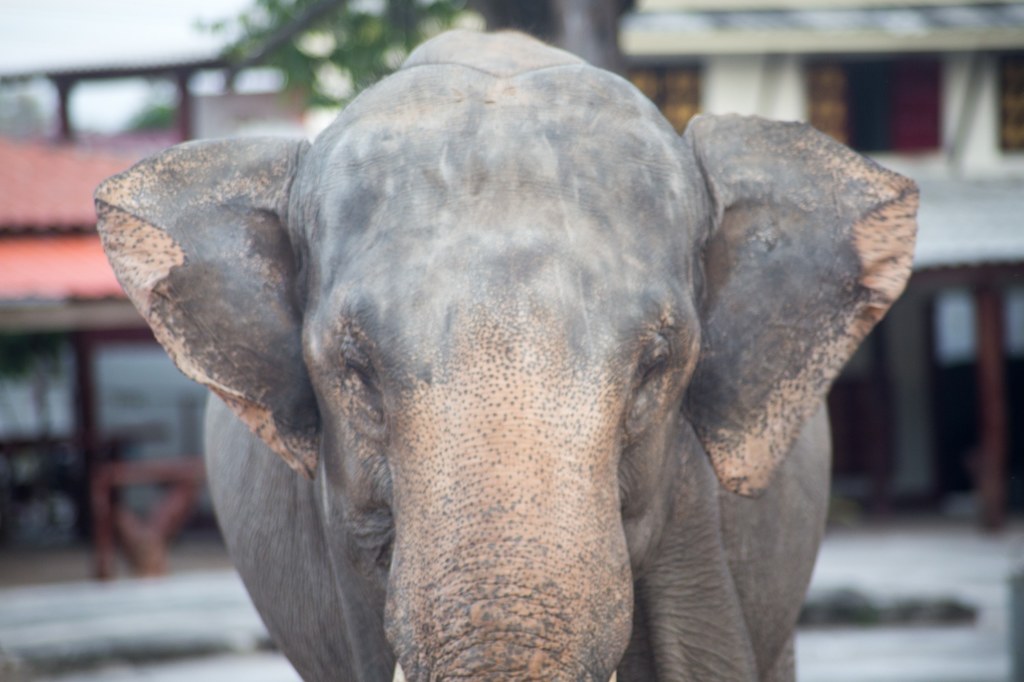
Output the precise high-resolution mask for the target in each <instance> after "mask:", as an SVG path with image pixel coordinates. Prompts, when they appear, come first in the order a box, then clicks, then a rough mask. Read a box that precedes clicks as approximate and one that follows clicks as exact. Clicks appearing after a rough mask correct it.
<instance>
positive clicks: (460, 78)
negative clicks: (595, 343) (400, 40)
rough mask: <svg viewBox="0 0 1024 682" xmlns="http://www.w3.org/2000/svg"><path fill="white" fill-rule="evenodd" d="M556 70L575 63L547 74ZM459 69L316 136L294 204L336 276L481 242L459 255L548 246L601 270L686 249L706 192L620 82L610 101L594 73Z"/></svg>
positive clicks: (645, 105) (409, 85)
mask: <svg viewBox="0 0 1024 682" xmlns="http://www.w3.org/2000/svg"><path fill="white" fill-rule="evenodd" d="M563 68H564V69H572V68H576V67H560V68H559V69H552V70H550V71H559V72H561V71H562V70H563ZM581 68H582V67H581ZM431 69H433V67H424V69H423V70H431ZM414 71H418V69H414ZM466 71H467V70H466V69H458V68H457V69H455V70H454V71H452V75H453V77H452V78H451V79H442V80H441V81H440V82H439V83H434V85H433V86H432V87H429V88H425V86H424V85H423V81H424V80H426V81H429V82H433V79H432V78H426V77H424V76H423V75H422V74H417V75H416V77H415V78H412V77H409V78H406V79H405V80H406V81H407V82H404V86H403V87H401V88H398V89H397V90H396V91H395V92H390V94H391V95H394V96H395V98H396V99H395V105H394V106H393V107H391V108H388V109H381V108H378V107H375V106H370V104H374V103H377V102H378V100H381V99H387V97H386V95H388V94H389V90H390V89H393V88H392V86H389V87H388V88H385V92H378V93H377V94H376V95H375V96H374V97H371V98H370V99H369V101H370V104H363V105H362V106H358V107H357V106H356V105H353V108H355V109H356V112H355V113H351V114H350V113H348V112H346V115H344V116H343V117H342V119H341V120H339V124H338V126H337V127H336V128H335V129H332V130H331V131H330V132H329V133H328V134H326V135H325V136H324V139H322V140H318V142H317V146H316V150H315V159H314V160H313V161H312V162H311V163H309V164H307V165H306V168H305V169H304V176H305V177H304V178H303V179H302V181H301V182H299V184H298V187H299V192H298V193H296V194H297V195H298V196H304V197H305V199H306V203H305V208H306V209H307V210H306V211H305V214H306V215H307V220H306V221H305V223H306V228H307V229H310V228H311V227H312V228H314V229H318V230H321V231H322V232H323V233H326V234H321V235H319V237H320V238H318V239H317V240H316V241H317V242H318V243H319V244H320V245H321V250H320V251H319V253H320V254H321V257H322V259H323V261H324V262H325V263H326V264H328V266H329V267H330V268H337V267H339V266H342V265H344V264H346V263H348V262H350V261H351V260H353V259H358V260H360V261H364V260H365V259H366V258H367V257H368V256H369V257H371V258H372V257H373V256H372V253H377V254H380V255H383V254H384V253H385V252H386V255H387V259H388V260H390V261H392V262H394V260H395V259H396V258H397V259H398V262H403V261H405V260H406V259H407V258H409V257H413V256H414V254H417V253H431V254H436V253H442V252H446V251H448V252H451V251H456V250H458V249H460V248H461V247H462V246H464V245H465V244H467V243H472V244H475V245H477V246H488V247H489V248H485V249H476V250H473V249H470V250H463V251H462V252H461V253H463V254H469V253H475V254H477V255H480V256H481V257H486V256H487V255H488V254H489V253H492V252H497V253H499V254H500V253H503V252H504V253H506V254H510V255H511V254H514V253H515V252H516V251H517V249H519V250H523V249H525V250H527V251H529V250H534V251H535V250H536V247H537V245H539V244H543V247H542V248H543V249H544V250H548V251H552V250H557V251H558V252H559V253H563V254H571V255H572V256H573V258H575V259H576V260H577V261H580V262H591V263H592V264H593V268H592V269H597V270H601V269H607V268H608V267H609V266H611V265H616V264H617V263H614V261H615V260H616V259H617V258H620V255H621V254H629V255H630V257H640V258H646V256H645V252H647V253H666V252H672V253H676V254H682V253H684V252H685V250H686V249H685V246H686V244H687V241H688V239H689V236H688V235H689V233H690V231H691V230H690V229H688V228H690V227H691V226H692V224H693V223H695V222H697V216H699V215H700V211H699V208H700V206H701V205H702V201H703V189H702V188H701V187H699V186H697V187H695V185H698V184H699V183H697V182H696V172H695V169H693V168H691V167H689V166H687V165H686V164H685V163H684V161H683V159H684V158H685V155H683V154H681V153H680V149H679V142H678V140H677V138H676V136H675V135H674V133H673V132H672V131H671V129H667V130H665V129H663V128H667V124H664V122H663V121H659V119H658V118H656V116H657V112H656V111H653V107H652V106H651V105H650V103H649V102H646V100H643V98H642V96H641V95H639V94H638V93H634V92H633V91H632V89H631V88H630V87H629V86H628V84H624V83H619V82H617V81H612V87H611V89H612V90H615V91H616V92H617V93H618V94H619V95H621V97H622V98H624V100H623V101H618V100H615V99H614V98H609V96H608V93H607V92H606V91H605V88H603V87H597V85H603V86H607V85H608V82H606V81H608V80H609V79H611V78H612V77H611V76H601V78H599V79H597V81H598V82H597V83H596V84H595V83H594V82H591V81H593V80H594V78H593V77H592V74H591V73H590V72H593V71H595V70H594V69H590V68H589V67H586V69H585V70H583V71H581V72H580V76H581V81H582V84H575V85H574V84H573V81H572V79H569V81H568V82H567V81H566V78H565V77H564V74H562V75H559V76H558V77H556V75H557V74H552V73H550V72H549V71H539V72H532V73H529V74H526V75H524V76H522V77H518V78H505V79H497V78H492V77H482V76H480V74H475V73H473V72H470V74H471V75H467V73H465V72H466ZM542 76H543V77H542ZM395 78H397V77H395ZM531 78H532V80H531ZM389 80H394V78H393V79H389ZM534 81H536V82H534ZM556 85H565V87H555V86H556ZM584 86H586V87H584ZM424 90H427V91H429V92H428V93H427V94H429V95H430V96H429V97H428V96H427V94H425V93H424ZM399 95H403V96H404V97H399ZM637 98H639V99H637ZM647 109H651V110H652V111H653V114H654V115H653V116H651V115H649V114H651V113H652V112H649V111H647ZM300 208H301V206H300ZM308 209H313V210H312V211H311V210H308ZM324 236H326V237H327V239H324V238H323V237H324ZM325 247H326V248H325ZM520 247H522V249H521V248H520ZM556 247H557V248H556ZM430 258H431V260H435V258H434V255H431V256H430ZM645 267H646V268H648V269H650V268H651V267H652V264H651V263H647V264H646V265H645Z"/></svg>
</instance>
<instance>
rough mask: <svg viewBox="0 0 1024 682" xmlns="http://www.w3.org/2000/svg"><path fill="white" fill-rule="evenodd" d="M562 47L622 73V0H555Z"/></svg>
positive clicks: (553, 2) (553, 3)
mask: <svg viewBox="0 0 1024 682" xmlns="http://www.w3.org/2000/svg"><path fill="white" fill-rule="evenodd" d="M551 4H552V9H553V10H554V14H555V19H556V25H557V28H558V36H557V38H556V42H557V43H558V45H559V47H562V48H563V49H566V50H568V51H569V52H572V53H574V54H577V55H579V56H580V57H582V58H583V59H586V60H587V61H588V62H590V63H591V64H593V65H594V66H599V67H601V68H602V69H608V70H609V71H615V72H616V73H622V72H623V71H624V69H623V60H622V53H621V52H620V51H619V3H618V2H616V1H615V0H552V3H551Z"/></svg>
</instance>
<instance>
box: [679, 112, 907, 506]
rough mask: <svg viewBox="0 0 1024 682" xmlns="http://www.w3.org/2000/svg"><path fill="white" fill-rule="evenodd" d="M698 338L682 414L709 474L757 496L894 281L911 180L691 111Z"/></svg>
mask: <svg viewBox="0 0 1024 682" xmlns="http://www.w3.org/2000/svg"><path fill="white" fill-rule="evenodd" d="M683 142H684V147H686V148H687V149H689V150H690V151H692V153H693V154H694V156H695V158H696V162H697V164H698V166H699V168H700V170H701V172H702V173H703V175H704V179H705V182H706V184H707V189H708V194H709V196H710V201H711V204H712V211H713V216H714V218H713V224H712V225H711V227H710V233H709V235H708V237H707V242H706V244H705V247H704V252H703V257H704V263H703V266H704V272H705V300H704V301H703V310H702V318H703V342H702V348H701V357H700V359H699V361H698V363H697V367H696V370H695V372H694V376H693V380H692V383H691V386H690V391H689V398H688V401H687V410H688V412H689V414H690V417H691V419H692V420H693V424H694V429H695V430H696V433H697V435H698V437H699V438H700V439H701V442H702V443H703V445H704V447H705V449H706V450H707V452H708V454H709V456H710V457H711V462H712V465H713V467H714V469H715V472H716V473H717V474H718V478H719V480H720V481H721V483H722V484H723V485H724V486H725V487H726V488H727V489H729V490H731V491H733V492H736V493H740V494H743V495H757V494H758V493H760V492H761V491H763V490H764V489H765V488H766V487H767V486H768V484H769V482H770V480H771V476H772V474H773V473H774V471H775V470H776V469H777V468H778V465H779V464H780V462H781V461H782V459H783V458H784V457H785V455H786V453H787V452H788V451H789V450H790V448H791V447H792V445H793V442H794V441H795V439H796V437H797V436H798V435H799V433H800V431H801V429H802V428H803V426H804V425H805V423H806V422H807V420H808V419H809V418H810V417H811V415H812V414H813V413H814V412H815V411H816V410H817V408H818V406H819V405H820V403H821V400H822V399H823V398H824V396H825V393H826V392H827V391H828V388H829V386H830V385H831V383H832V381H833V379H835V377H836V375H837V374H838V373H839V371H840V369H841V368H842V366H843V364H844V363H845V362H846V360H847V359H849V357H850V355H852V354H853V351H854V350H855V349H856V348H857V345H858V344H859V343H860V342H861V340H862V339H863V338H864V337H865V336H866V335H867V333H868V332H869V331H871V329H872V327H874V325H875V323H877V322H878V321H879V320H880V319H881V318H882V316H883V315H884V314H885V312H886V311H887V310H888V309H889V306H891V305H892V303H893V302H894V301H895V300H896V298H897V297H898V296H899V295H900V293H901V292H902V291H903V288H904V286H905V285H906V281H907V279H908V277H909V276H910V269H911V263H912V260H913V250H914V238H915V233H916V229H917V223H916V218H915V215H916V212H917V202H918V192H917V186H916V185H915V184H914V182H913V181H911V180H909V179H908V178H905V177H903V176H901V175H898V174H896V173H892V172H890V171H887V170H885V169H883V168H881V167H880V166H878V165H876V164H875V163H873V162H872V161H870V160H868V159H866V158H864V157H862V156H860V155H859V154H856V153H855V152H853V151H851V150H850V149H848V148H847V147H844V146H843V145H841V144H839V143H837V142H835V141H833V140H831V139H830V138H828V137H826V136H825V135H823V134H821V133H819V132H817V131H816V130H814V129H813V128H811V127H810V126H807V125H803V124H796V123H778V122H772V121H766V120H763V119H758V118H747V117H740V116H721V117H715V116H702V117H699V118H697V119H695V120H694V121H693V122H692V123H691V124H690V126H689V127H688V128H687V130H686V133H685V134H684V136H683Z"/></svg>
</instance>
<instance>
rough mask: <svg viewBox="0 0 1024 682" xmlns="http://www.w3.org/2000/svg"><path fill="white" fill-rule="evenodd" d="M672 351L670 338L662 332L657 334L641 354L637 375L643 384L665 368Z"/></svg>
mask: <svg viewBox="0 0 1024 682" xmlns="http://www.w3.org/2000/svg"><path fill="white" fill-rule="evenodd" d="M671 351H672V348H671V346H670V345H669V342H668V339H666V338H665V337H664V336H662V335H661V334H656V335H655V337H654V339H653V340H652V341H651V343H649V344H647V347H646V348H645V349H644V352H643V354H642V355H641V356H640V363H639V364H638V365H637V376H638V377H639V379H640V383H641V384H644V383H646V382H647V381H648V380H650V379H652V378H653V377H655V376H656V375H657V374H659V373H660V372H661V370H663V369H664V368H665V366H666V365H667V364H668V359H669V356H670V355H671Z"/></svg>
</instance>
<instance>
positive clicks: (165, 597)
mask: <svg viewBox="0 0 1024 682" xmlns="http://www.w3.org/2000/svg"><path fill="white" fill-rule="evenodd" d="M178 551H179V552H180V551H181V549H180V548H179V550H178ZM190 551H191V552H192V557H191V559H189V560H187V561H184V562H181V561H180V559H179V562H178V563H177V566H178V567H179V568H178V572H176V573H175V574H173V575H171V576H168V577H166V578H161V579H157V580H148V581H139V580H119V581H116V582H113V583H108V584H97V583H90V582H74V583H66V584H50V585H27V586H26V585H24V583H25V582H31V580H28V578H31V571H29V572H28V573H27V574H26V573H25V572H24V571H21V572H19V571H16V570H14V569H13V568H12V563H11V560H10V559H9V558H5V557H4V556H3V555H0V579H7V580H10V579H12V576H14V577H15V578H17V577H18V576H20V578H21V579H20V580H16V582H18V583H20V584H21V586H18V587H5V588H3V589H0V680H4V682H7V680H18V681H19V682H20V680H23V679H24V680H27V679H32V680H38V681H44V680H45V681H46V682H101V681H102V682H108V681H109V682H129V681H135V680H140V681H145V682H165V681H166V682H171V681H172V680H173V681H177V680H188V681H189V682H213V681H214V680H216V681H218V682H231V681H232V680H238V681H241V680H245V681H246V682H297V681H298V676H297V675H296V674H295V672H294V671H293V670H292V669H291V667H290V666H289V665H288V664H287V662H286V661H285V660H284V659H283V658H282V657H281V656H280V655H279V654H277V653H276V652H273V651H270V650H268V647H269V642H268V640H267V638H266V635H265V631H264V630H263V627H262V624H261V623H260V622H259V619H258V617H257V616H256V614H255V612H254V611H253V609H252V607H251V605H249V603H248V600H247V598H246V596H245V592H244V589H243V588H242V586H241V583H240V582H239V581H238V579H237V577H236V576H235V574H234V573H233V572H232V571H230V570H225V569H224V568H223V562H224V557H223V553H222V550H218V549H217V548H216V547H213V548H210V547H207V548H206V549H202V550H199V551H197V550H196V549H195V548H193V549H191V550H190ZM175 565H176V564H175V563H174V562H172V566H175ZM183 565H184V566H185V568H181V566H183ZM189 567H191V568H189ZM1022 567H1024V524H1021V523H1017V524H1015V525H1012V526H1011V527H1010V528H1009V529H1008V530H1006V531H1004V532H1003V533H1001V534H998V535H985V534H981V533H978V532H977V531H976V530H974V529H973V528H972V527H970V526H966V525H959V526H954V525H949V524H942V525H936V524H927V523H906V522H904V523H900V524H897V525H890V526H885V527H867V528H860V529H838V530H833V531H830V533H829V534H828V536H827V538H826V541H825V544H824V546H823V548H822V552H821V556H820V558H819V562H818V567H817V570H816V572H815V576H814V580H813V584H812V592H814V591H824V590H830V589H834V588H855V589H860V590H862V591H863V592H865V593H867V594H869V595H871V596H873V597H876V598H879V599H883V600H884V599H889V598H897V597H937V596H954V597H958V598H960V599H961V600H963V601H965V602H968V603H971V604H974V605H976V606H977V607H978V609H979V617H978V620H977V622H976V623H974V624H973V625H959V626H946V627H935V626H927V627H901V628H896V627H886V628H829V629H805V630H801V631H800V633H799V635H798V643H797V659H798V679H799V680H801V681H802V682H819V681H820V682H825V681H828V682H847V681H849V682H853V681H857V682H861V681H863V682H868V681H870V682H918V681H920V682H925V681H927V682H1005V681H1006V680H1009V679H1010V647H1009V627H1008V617H1009V608H1008V584H1007V579H1008V577H1009V575H1010V574H1011V572H1012V571H1013V570H1015V569H1017V570H1019V569H1021V568H1022ZM5 571H6V572H5ZM55 572H56V573H59V571H55V569H53V568H52V567H51V568H50V569H48V570H43V569H42V568H40V570H38V571H37V573H36V575H37V576H39V577H41V578H43V579H45V578H44V576H52V575H53V574H54V573H55ZM8 584H9V583H8ZM4 660H6V661H7V662H8V663H7V667H6V668H5V667H4V664H3V662H2V661H4ZM16 660H20V661H21V662H22V663H21V665H20V666H16V665H13V664H12V663H11V662H12V661H16ZM26 664H28V665H26ZM30 670H35V671H36V672H35V673H31V672H30Z"/></svg>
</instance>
